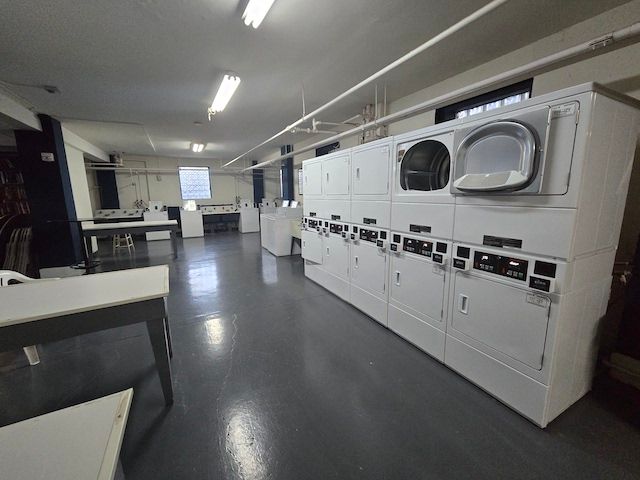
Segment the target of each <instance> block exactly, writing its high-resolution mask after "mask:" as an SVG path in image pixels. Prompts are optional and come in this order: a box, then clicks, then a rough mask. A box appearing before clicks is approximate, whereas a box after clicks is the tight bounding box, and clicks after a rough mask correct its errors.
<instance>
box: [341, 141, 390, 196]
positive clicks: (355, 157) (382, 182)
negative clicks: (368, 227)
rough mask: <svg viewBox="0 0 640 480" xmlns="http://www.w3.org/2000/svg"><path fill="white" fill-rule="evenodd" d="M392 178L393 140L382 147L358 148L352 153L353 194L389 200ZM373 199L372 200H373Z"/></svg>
mask: <svg viewBox="0 0 640 480" xmlns="http://www.w3.org/2000/svg"><path fill="white" fill-rule="evenodd" d="M390 176H391V140H388V141H386V142H384V143H382V144H380V145H372V146H368V145H365V146H363V147H356V148H354V149H353V151H352V153H351V178H352V183H353V190H352V194H353V195H354V196H357V197H362V198H364V199H366V198H372V197H373V198H375V199H388V198H389V194H390ZM373 198H372V199H373Z"/></svg>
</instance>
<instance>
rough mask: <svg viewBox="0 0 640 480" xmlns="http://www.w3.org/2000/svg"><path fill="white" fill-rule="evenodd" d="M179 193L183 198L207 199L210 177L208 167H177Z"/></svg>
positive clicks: (209, 194)
mask: <svg viewBox="0 0 640 480" xmlns="http://www.w3.org/2000/svg"><path fill="white" fill-rule="evenodd" d="M178 176H179V177H180V195H181V196H182V199H183V200H209V199H210V198H211V177H210V176H209V167H178Z"/></svg>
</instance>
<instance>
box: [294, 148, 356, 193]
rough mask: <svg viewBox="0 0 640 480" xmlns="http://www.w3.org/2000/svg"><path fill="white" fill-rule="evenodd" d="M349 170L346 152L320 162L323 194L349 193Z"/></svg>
mask: <svg viewBox="0 0 640 480" xmlns="http://www.w3.org/2000/svg"><path fill="white" fill-rule="evenodd" d="M349 170H350V168H349V155H348V154H347V155H337V156H335V157H332V158H329V159H327V160H325V161H324V162H322V174H323V175H322V178H323V182H324V193H325V195H349V173H350V172H349ZM305 194H306V192H305Z"/></svg>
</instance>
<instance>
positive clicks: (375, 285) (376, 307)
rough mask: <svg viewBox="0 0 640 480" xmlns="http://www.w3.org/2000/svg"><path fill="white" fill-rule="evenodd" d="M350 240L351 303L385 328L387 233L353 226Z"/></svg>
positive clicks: (377, 229)
mask: <svg viewBox="0 0 640 480" xmlns="http://www.w3.org/2000/svg"><path fill="white" fill-rule="evenodd" d="M350 238H351V260H350V265H351V296H350V300H351V304H352V305H353V306H354V307H356V308H358V309H359V310H361V311H363V312H364V313H366V314H367V315H369V316H370V317H371V318H373V319H374V320H376V321H378V322H380V323H381V324H383V325H385V326H387V299H388V288H387V280H388V271H389V253H388V242H389V231H388V230H386V229H380V228H375V227H372V226H369V225H364V226H363V225H353V226H352V232H351V235H350Z"/></svg>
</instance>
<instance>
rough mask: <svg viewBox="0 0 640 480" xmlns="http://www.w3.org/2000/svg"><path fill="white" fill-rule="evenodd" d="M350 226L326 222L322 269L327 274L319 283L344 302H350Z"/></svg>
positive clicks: (323, 230) (323, 228)
mask: <svg viewBox="0 0 640 480" xmlns="http://www.w3.org/2000/svg"><path fill="white" fill-rule="evenodd" d="M349 230H350V228H349V224H347V223H342V222H328V221H326V220H325V221H324V226H323V227H322V232H323V235H324V238H323V239H322V267H321V270H322V271H323V272H324V273H325V274H326V275H323V276H322V278H321V280H320V281H319V282H318V283H320V284H321V285H322V286H323V287H324V288H326V289H327V290H329V291H330V292H332V293H334V294H335V295H337V296H338V297H340V298H342V299H343V300H346V301H347V302H348V301H349V251H350V243H351V242H350V238H349Z"/></svg>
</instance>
